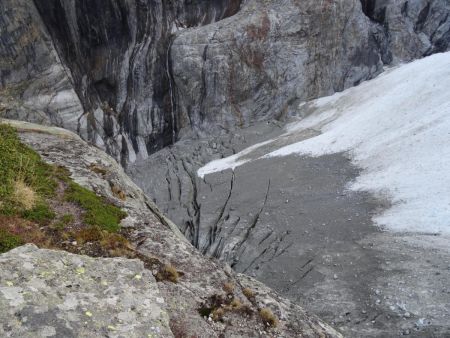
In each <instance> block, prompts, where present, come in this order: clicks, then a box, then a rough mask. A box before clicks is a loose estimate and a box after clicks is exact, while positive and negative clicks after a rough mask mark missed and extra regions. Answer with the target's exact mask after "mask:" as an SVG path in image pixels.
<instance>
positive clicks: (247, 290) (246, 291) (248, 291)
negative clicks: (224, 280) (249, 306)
mask: <svg viewBox="0 0 450 338" xmlns="http://www.w3.org/2000/svg"><path fill="white" fill-rule="evenodd" d="M242 293H243V294H244V296H245V297H247V299H248V300H250V301H252V300H254V298H255V292H254V291H253V290H252V289H250V288H244V289H243V290H242Z"/></svg>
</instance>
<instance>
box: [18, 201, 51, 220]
mask: <svg viewBox="0 0 450 338" xmlns="http://www.w3.org/2000/svg"><path fill="white" fill-rule="evenodd" d="M21 216H22V217H23V218H25V219H27V220H30V221H34V222H36V223H39V224H41V225H44V224H47V223H48V222H50V221H51V220H52V219H54V218H55V216H56V215H55V213H54V212H53V211H51V210H50V208H49V207H48V205H47V204H46V203H43V202H41V203H39V204H38V205H36V206H35V207H34V208H33V209H31V210H24V211H22V213H21Z"/></svg>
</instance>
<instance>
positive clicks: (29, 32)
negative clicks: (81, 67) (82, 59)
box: [0, 0, 83, 131]
mask: <svg viewBox="0 0 450 338" xmlns="http://www.w3.org/2000/svg"><path fill="white" fill-rule="evenodd" d="M0 13H1V14H0V114H1V115H3V116H4V117H15V118H18V119H22V120H27V121H30V122H38V123H43V124H54V125H57V126H60V127H64V128H68V129H71V130H73V131H77V130H78V129H79V125H78V118H79V117H80V116H81V115H82V114H83V107H82V104H81V102H80V100H79V99H78V96H77V94H76V93H75V91H74V87H73V85H72V81H71V76H70V71H68V70H67V69H65V67H64V65H63V63H62V62H61V60H60V58H59V57H58V54H57V52H56V50H55V48H54V45H53V42H52V40H51V38H50V36H49V34H48V32H47V30H46V28H45V26H44V24H43V22H42V20H41V19H40V16H39V13H38V11H37V10H36V8H35V7H34V5H33V3H32V2H31V1H27V0H17V1H16V0H4V1H2V2H1V3H0Z"/></svg>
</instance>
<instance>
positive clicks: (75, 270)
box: [0, 245, 173, 338]
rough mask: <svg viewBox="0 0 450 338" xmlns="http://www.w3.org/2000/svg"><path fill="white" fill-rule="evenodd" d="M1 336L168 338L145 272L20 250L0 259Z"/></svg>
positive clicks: (124, 263)
mask: <svg viewBox="0 0 450 338" xmlns="http://www.w3.org/2000/svg"><path fill="white" fill-rule="evenodd" d="M0 265H1V267H2V269H1V271H0V306H1V309H2V311H1V312H0V322H1V323H2V325H0V335H1V336H2V337H21V338H22V337H67V338H69V337H99V336H108V337H124V336H127V337H136V338H137V337H173V335H172V332H171V331H170V328H169V317H168V314H167V312H166V311H165V307H164V306H165V305H164V300H163V298H162V295H161V293H160V291H159V288H158V285H157V284H156V281H155V279H154V277H153V276H152V274H151V272H150V271H148V270H146V269H144V264H143V263H142V262H140V261H137V260H128V259H122V258H115V259H94V258H90V257H86V256H77V255H73V254H69V253H67V252H64V251H51V250H40V249H38V248H37V247H36V246H34V245H26V246H23V247H20V248H17V249H15V250H12V251H10V252H8V253H5V254H3V255H1V256H0Z"/></svg>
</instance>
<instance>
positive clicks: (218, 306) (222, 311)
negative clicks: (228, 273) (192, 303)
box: [198, 283, 253, 322]
mask: <svg viewBox="0 0 450 338" xmlns="http://www.w3.org/2000/svg"><path fill="white" fill-rule="evenodd" d="M227 284H231V285H232V286H233V290H234V285H233V284H232V283H225V284H224V289H225V285H227ZM226 289H227V290H224V291H225V292H226V295H223V294H215V295H212V296H211V297H209V298H208V299H207V300H206V301H205V302H204V303H203V304H202V305H201V307H200V308H199V309H198V312H199V314H200V315H201V316H202V317H207V318H211V320H213V321H215V322H217V321H224V320H225V317H226V316H227V315H233V314H234V315H239V316H244V317H245V316H247V317H249V316H252V315H253V310H252V309H251V307H250V306H249V305H247V304H243V303H242V301H241V300H240V299H239V298H237V297H234V296H233V291H230V288H226ZM228 291H230V292H228Z"/></svg>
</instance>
